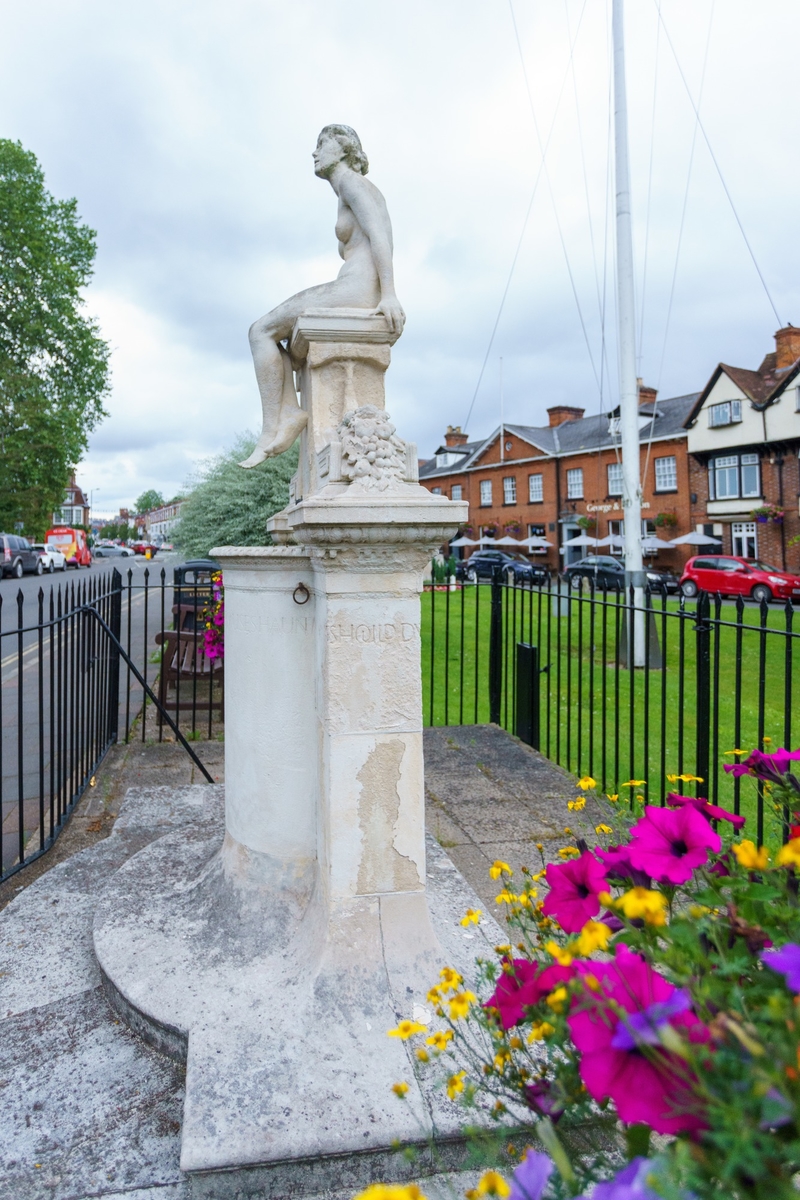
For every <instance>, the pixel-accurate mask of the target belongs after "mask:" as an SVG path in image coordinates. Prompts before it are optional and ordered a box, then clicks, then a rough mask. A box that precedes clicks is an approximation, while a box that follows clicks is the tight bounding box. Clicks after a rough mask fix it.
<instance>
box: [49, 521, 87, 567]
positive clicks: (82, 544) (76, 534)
mask: <svg viewBox="0 0 800 1200" xmlns="http://www.w3.org/2000/svg"><path fill="white" fill-rule="evenodd" d="M44 540H45V545H47V546H54V547H55V549H56V550H60V551H61V553H62V554H63V555H64V557H65V558H66V560H67V566H68V567H75V569H76V570H77V568H78V567H90V566H91V565H92V552H91V550H90V549H89V547H88V546H87V544H86V534H85V533H84V532H83V530H82V529H70V527H69V526H68V525H55V526H54V527H53V528H52V529H48V531H47V533H46V534H45V535H44Z"/></svg>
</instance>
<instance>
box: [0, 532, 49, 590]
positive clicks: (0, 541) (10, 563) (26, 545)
mask: <svg viewBox="0 0 800 1200" xmlns="http://www.w3.org/2000/svg"><path fill="white" fill-rule="evenodd" d="M0 547H1V548H2V573H3V575H13V577H14V578H15V579H22V576H23V573H24V572H26V571H28V572H33V573H35V574H36V575H41V573H42V571H43V570H44V567H43V566H42V560H41V559H40V558H39V555H38V554H37V553H36V551H35V550H34V549H33V547H32V546H31V544H30V542H29V541H28V540H27V538H24V537H17V535H16V534H15V533H0Z"/></svg>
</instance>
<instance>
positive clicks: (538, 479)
mask: <svg viewBox="0 0 800 1200" xmlns="http://www.w3.org/2000/svg"><path fill="white" fill-rule="evenodd" d="M528 503H529V504H543V503H544V475H529V476H528Z"/></svg>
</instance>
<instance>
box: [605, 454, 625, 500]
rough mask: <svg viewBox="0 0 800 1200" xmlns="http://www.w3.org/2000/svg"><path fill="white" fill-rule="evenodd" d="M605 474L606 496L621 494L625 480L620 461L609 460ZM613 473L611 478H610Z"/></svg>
mask: <svg viewBox="0 0 800 1200" xmlns="http://www.w3.org/2000/svg"><path fill="white" fill-rule="evenodd" d="M606 475H607V477H608V484H607V487H608V491H607V493H606V495H608V496H621V495H622V494H623V492H624V489H625V480H624V478H623V474H622V463H621V462H610V463H608V465H607V467H606ZM612 475H613V477H614V478H613V479H612Z"/></svg>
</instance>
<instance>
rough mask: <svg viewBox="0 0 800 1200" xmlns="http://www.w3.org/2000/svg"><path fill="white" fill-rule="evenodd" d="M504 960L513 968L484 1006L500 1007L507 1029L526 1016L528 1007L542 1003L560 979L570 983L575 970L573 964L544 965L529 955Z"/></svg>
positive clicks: (504, 975) (500, 980) (501, 1017)
mask: <svg viewBox="0 0 800 1200" xmlns="http://www.w3.org/2000/svg"><path fill="white" fill-rule="evenodd" d="M503 962H504V964H507V965H509V966H510V967H511V968H512V969H511V970H504V971H503V974H502V976H501V977H500V979H499V980H498V981H497V986H496V988H495V989H494V992H493V994H492V995H491V996H490V997H489V999H488V1000H487V1001H486V1004H485V1005H484V1008H496V1009H497V1011H498V1013H499V1014H500V1023H501V1024H502V1026H503V1029H510V1028H511V1027H512V1025H519V1023H520V1021H522V1020H524V1018H525V1010H526V1009H527V1008H530V1007H531V1006H532V1005H534V1004H538V1003H539V1001H540V1000H541V999H542V998H543V997H544V996H547V995H548V994H549V993H550V992H552V991H553V989H554V988H557V987H558V985H559V984H560V983H566V982H567V980H569V979H571V978H572V976H573V975H574V974H575V972H574V970H573V969H572V968H571V967H560V966H559V965H558V964H557V963H554V964H553V966H552V967H545V968H544V969H542V967H541V965H540V964H539V963H535V962H531V961H530V960H529V959H527V958H515V959H513V960H512V961H511V962H510V963H509V960H508V959H507V958H506V959H503Z"/></svg>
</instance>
